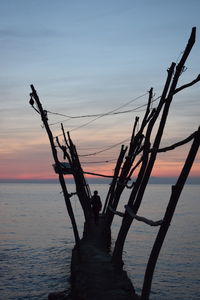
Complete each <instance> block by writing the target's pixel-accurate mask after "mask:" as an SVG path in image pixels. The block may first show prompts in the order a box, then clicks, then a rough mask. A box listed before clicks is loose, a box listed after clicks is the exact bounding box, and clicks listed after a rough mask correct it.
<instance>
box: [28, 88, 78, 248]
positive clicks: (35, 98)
mask: <svg viewBox="0 0 200 300" xmlns="http://www.w3.org/2000/svg"><path fill="white" fill-rule="evenodd" d="M31 90H32V93H31V94H30V95H31V100H30V104H31V105H32V107H33V108H34V109H35V110H36V111H37V112H38V113H39V114H40V116H41V119H42V122H43V124H44V127H45V129H46V132H47V135H48V137H49V141H50V145H51V150H52V155H53V158H54V161H55V164H56V165H59V160H58V155H57V150H56V147H55V145H54V139H53V135H52V132H51V130H50V128H49V124H48V118H47V112H46V111H45V110H44V109H43V107H42V104H41V102H40V99H39V97H38V95H37V92H36V90H35V88H34V86H33V85H31ZM34 101H35V102H36V104H37V108H38V109H37V108H35V107H34ZM59 181H60V185H61V187H62V191H63V195H64V199H65V204H66V207H67V211H68V214H69V217H70V219H71V223H72V227H73V231H74V237H75V242H76V245H77V246H78V245H79V240H80V238H79V233H78V229H77V226H76V221H75V217H74V213H73V209H72V206H71V202H70V197H69V194H68V191H67V187H66V184H65V179H64V176H63V174H62V173H61V172H59Z"/></svg>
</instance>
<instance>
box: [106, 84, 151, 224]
mask: <svg viewBox="0 0 200 300" xmlns="http://www.w3.org/2000/svg"><path fill="white" fill-rule="evenodd" d="M152 95H153V88H151V89H150V91H149V99H148V103H147V108H146V112H145V115H144V118H143V121H142V124H141V127H140V130H139V131H138V133H137V134H135V130H136V126H137V124H138V121H139V118H138V117H136V119H135V123H134V126H133V132H132V137H131V140H130V145H129V151H128V155H127V157H126V160H125V162H124V164H123V167H122V170H121V173H120V176H119V179H118V182H117V185H116V188H115V191H114V192H113V195H112V198H110V204H111V206H112V209H113V210H116V209H117V206H118V203H119V200H120V197H121V194H122V192H123V190H124V188H125V187H126V185H127V183H128V180H129V179H130V176H129V172H130V170H131V167H132V165H133V163H134V160H135V158H136V156H137V155H138V153H139V151H140V147H141V144H142V140H143V138H144V136H143V130H144V128H145V126H146V125H147V124H148V122H149V121H150V119H149V115H150V105H151V101H152ZM113 218H114V213H113V212H112V211H111V210H107V218H106V223H107V226H108V227H111V225H112V221H113Z"/></svg>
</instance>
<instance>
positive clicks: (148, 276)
mask: <svg viewBox="0 0 200 300" xmlns="http://www.w3.org/2000/svg"><path fill="white" fill-rule="evenodd" d="M199 145H200V128H199V130H198V131H197V132H196V134H195V137H194V140H193V143H192V146H191V148H190V151H189V153H188V156H187V159H186V161H185V164H184V166H183V169H182V171H181V174H180V176H179V178H178V180H177V182H176V184H175V185H174V186H172V193H171V197H170V200H169V203H168V206H167V210H166V213H165V216H164V219H163V222H162V224H161V227H160V230H159V232H158V234H157V237H156V240H155V243H154V246H153V248H152V251H151V254H150V257H149V261H148V264H147V268H146V272H145V277H144V283H143V288H142V297H141V300H148V299H149V295H150V290H151V283H152V279H153V273H154V270H155V266H156V262H157V259H158V256H159V253H160V250H161V248H162V245H163V242H164V239H165V236H166V234H167V231H168V228H169V226H170V223H171V220H172V217H173V215H174V212H175V209H176V205H177V203H178V199H179V197H180V194H181V192H182V189H183V187H184V184H185V182H186V179H187V177H188V174H189V172H190V169H191V167H192V164H193V162H194V159H195V157H196V154H197V151H198V149H199Z"/></svg>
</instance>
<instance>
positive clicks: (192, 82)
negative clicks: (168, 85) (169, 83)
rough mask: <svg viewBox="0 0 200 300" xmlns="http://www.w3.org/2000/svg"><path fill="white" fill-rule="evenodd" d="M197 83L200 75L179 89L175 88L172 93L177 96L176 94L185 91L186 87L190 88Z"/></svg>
mask: <svg viewBox="0 0 200 300" xmlns="http://www.w3.org/2000/svg"><path fill="white" fill-rule="evenodd" d="M198 81H200V74H199V75H198V76H197V78H196V79H194V80H193V81H191V82H189V83H186V84H184V85H182V86H180V87H179V88H177V89H176V90H175V91H174V95H175V94H177V93H178V92H180V91H182V90H183V89H186V88H187V87H190V86H192V85H194V84H195V83H197V82H198Z"/></svg>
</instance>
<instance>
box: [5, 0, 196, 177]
mask: <svg viewBox="0 0 200 300" xmlns="http://www.w3.org/2000/svg"><path fill="white" fill-rule="evenodd" d="M199 13H200V1H199V0H190V1H182V0H173V1H172V0H168V1H160V0H146V1H144V0H141V1H134V0H106V1H105V0H101V1H97V0H90V1H89V0H84V1H82V0H74V1H71V0H58V1H55V0H54V1H52V0H29V1H27V0H17V1H16V0H7V1H3V0H0V40H1V50H0V51H1V55H0V66H1V73H0V98H1V100H0V109H1V118H0V125H1V131H0V139H1V147H0V179H9V178H10V179H11V178H14V179H45V178H47V179H48V178H56V175H55V174H54V173H53V169H52V163H53V159H52V156H51V152H50V148H49V143H48V139H47V136H46V132H45V130H44V129H43V128H42V123H41V120H40V117H39V115H38V114H37V113H36V112H35V111H34V110H33V109H32V108H31V107H30V105H29V103H28V102H29V99H30V97H29V93H30V92H31V90H30V84H33V85H34V86H35V88H36V90H37V92H38V95H39V97H40V100H41V101H42V103H43V106H44V108H45V109H46V110H48V111H51V112H56V113H60V114H64V115H68V116H85V115H95V114H100V113H102V114H103V113H108V112H110V111H113V110H115V109H117V108H119V107H121V108H120V109H119V110H118V111H124V110H133V109H135V108H137V107H140V106H141V105H143V104H145V103H146V102H147V99H148V95H147V91H148V90H149V89H150V88H151V87H153V88H154V93H155V98H156V97H158V96H160V94H161V92H162V88H163V85H164V82H165V78H166V75H167V72H166V70H167V69H168V67H169V66H170V64H171V62H172V61H174V62H177V61H178V59H179V58H180V55H181V52H182V51H183V50H184V48H185V45H186V43H187V40H188V38H189V36H190V33H191V29H192V27H194V26H196V27H197V40H196V43H195V46H194V48H193V50H192V52H191V54H190V57H189V59H188V60H187V64H186V68H187V69H186V71H185V72H184V73H183V74H182V76H181V81H180V85H182V84H185V83H187V82H190V81H192V80H193V79H195V78H196V77H197V75H198V74H199V73H200V17H199ZM140 96H141V97H140ZM137 98H138V99H137ZM131 100H133V101H132V102H131ZM130 102H131V103H130ZM127 103H129V104H127ZM126 104H127V105H126ZM143 114H144V110H143V108H142V109H138V110H135V111H132V112H130V113H124V114H118V115H112V116H104V117H102V118H99V119H96V120H94V119H95V117H93V118H92V117H91V118H74V119H69V118H67V117H65V116H59V115H55V114H49V122H50V124H54V125H52V126H51V129H52V131H53V133H54V135H58V134H60V133H61V131H60V125H59V122H61V121H63V124H64V126H65V129H66V130H69V131H71V137H72V139H73V140H74V143H75V144H76V146H77V149H78V152H79V154H80V155H84V154H92V153H96V152H98V151H101V150H103V149H106V148H109V147H110V146H113V145H115V144H119V145H118V146H116V147H113V148H111V149H109V150H107V151H103V152H101V153H99V154H97V155H90V156H81V161H82V163H83V169H84V170H85V171H90V172H96V173H103V174H110V175H111V174H112V172H113V168H114V165H115V160H116V159H117V156H118V153H119V150H120V143H122V141H124V140H127V141H128V138H130V135H131V131H132V126H133V122H134V119H135V117H136V116H140V117H142V116H143ZM199 116H200V83H197V84H196V85H195V86H193V87H190V88H188V89H186V90H184V91H182V92H181V93H179V94H177V95H176V96H175V97H174V100H173V104H172V106H171V109H170V115H169V118H168V123H167V127H166V130H165V133H164V137H163V142H162V146H167V145H171V144H173V143H175V142H177V141H179V140H181V139H184V138H186V137H187V136H189V135H190V134H191V133H192V132H194V131H195V130H197V128H198V126H199V124H200V122H199V120H200V118H199ZM91 120H93V121H92V122H91V123H90V124H88V125H87V126H83V127H81V128H78V127H79V126H81V125H83V124H85V123H87V122H89V121H91ZM57 122H58V123H57ZM55 123H57V124H55ZM127 141H126V142H125V144H127ZM188 149H189V146H188V145H187V146H183V147H181V148H179V149H178V150H176V151H173V152H170V153H165V154H162V155H159V156H158V160H157V163H156V166H155V169H154V171H153V175H154V176H161V177H164V176H177V175H178V174H179V172H180V170H181V166H182V164H183V162H184V160H185V157H186V155H187V152H188ZM105 161H109V162H105ZM191 176H197V177H200V155H198V157H197V159H196V160H195V164H194V166H193V168H192V171H191Z"/></svg>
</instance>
